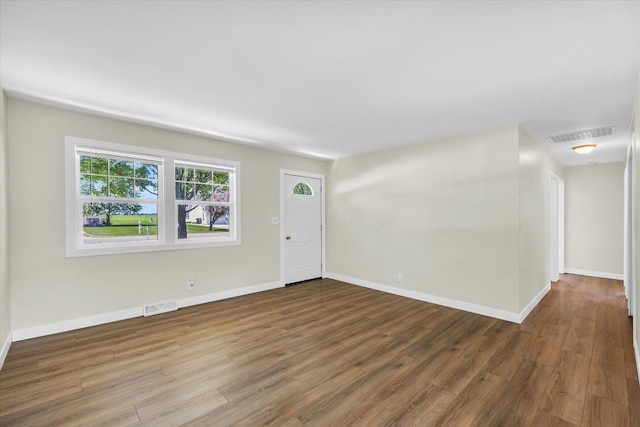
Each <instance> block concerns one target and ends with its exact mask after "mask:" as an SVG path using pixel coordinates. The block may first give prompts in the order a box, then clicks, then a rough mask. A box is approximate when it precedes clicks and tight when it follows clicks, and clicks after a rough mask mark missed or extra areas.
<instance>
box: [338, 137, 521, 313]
mask: <svg viewBox="0 0 640 427" xmlns="http://www.w3.org/2000/svg"><path fill="white" fill-rule="evenodd" d="M517 140H518V127H517V126H515V125H514V126H507V127H503V128H500V129H495V130H490V131H485V132H478V133H474V134H469V135H464V136H458V137H454V138H449V139H444V140H439V141H431V142H426V143H422V144H418V145H411V146H406V147H402V148H396V149H392V150H385V151H381V152H376V153H372V154H366V155H361V156H356V157H352V158H348V159H342V160H338V161H335V162H333V164H332V167H331V169H330V172H329V174H328V192H329V196H328V202H327V203H328V206H327V222H328V225H329V227H328V229H327V271H329V272H331V273H333V274H338V275H343V276H348V277H354V278H357V279H361V280H367V281H371V282H374V283H378V284H383V285H388V286H394V287H397V288H401V289H407V290H410V291H416V292H421V293H426V294H431V295H436V296H439V297H444V298H451V299H454V300H458V301H463V302H468V303H471V304H478V305H482V306H485V307H491V308H495V309H499V310H505V311H509V312H518V311H519V303H518V286H517V283H518V275H519V270H518V262H519V260H518V245H519V233H518V227H519V224H518V209H519V206H518V144H517ZM398 273H402V274H403V275H404V280H403V281H402V282H398V281H397V275H398Z"/></svg>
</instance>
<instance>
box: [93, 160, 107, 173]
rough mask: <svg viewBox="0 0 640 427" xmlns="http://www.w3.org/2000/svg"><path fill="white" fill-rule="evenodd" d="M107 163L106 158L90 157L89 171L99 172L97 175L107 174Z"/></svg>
mask: <svg viewBox="0 0 640 427" xmlns="http://www.w3.org/2000/svg"><path fill="white" fill-rule="evenodd" d="M107 169H108V163H107V159H105V158H103V157H92V158H91V173H92V174H94V175H95V174H99V175H107V173H108V170H107Z"/></svg>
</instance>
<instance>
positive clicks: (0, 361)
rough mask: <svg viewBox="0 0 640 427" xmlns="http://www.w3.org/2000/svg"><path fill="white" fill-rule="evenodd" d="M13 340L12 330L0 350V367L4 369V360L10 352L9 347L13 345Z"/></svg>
mask: <svg viewBox="0 0 640 427" xmlns="http://www.w3.org/2000/svg"><path fill="white" fill-rule="evenodd" d="M12 340H13V339H12V338H11V332H9V336H7V339H6V340H5V341H4V344H2V350H0V369H2V366H3V365H4V360H5V359H6V358H7V354H9V347H11V342H12Z"/></svg>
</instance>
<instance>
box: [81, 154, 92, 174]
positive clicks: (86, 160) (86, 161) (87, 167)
mask: <svg viewBox="0 0 640 427" xmlns="http://www.w3.org/2000/svg"><path fill="white" fill-rule="evenodd" d="M80 173H91V157H89V156H80Z"/></svg>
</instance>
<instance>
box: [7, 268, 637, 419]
mask: <svg viewBox="0 0 640 427" xmlns="http://www.w3.org/2000/svg"><path fill="white" fill-rule="evenodd" d="M631 342H632V338H631V319H630V318H629V317H628V316H627V315H626V309H625V300H624V295H623V289H622V285H621V282H619V281H615V280H606V279H596V278H591V277H584V276H574V275H564V276H563V277H562V279H561V281H560V282H558V283H556V284H554V285H553V286H552V290H551V292H549V294H548V295H547V296H546V297H545V298H544V299H543V301H542V302H541V303H540V305H539V306H538V307H537V308H536V309H535V310H534V311H533V312H532V313H531V315H530V316H529V317H528V318H527V320H526V321H525V322H524V323H523V324H522V325H516V324H512V323H508V322H504V321H500V320H495V319H491V318H488V317H484V316H480V315H475V314H470V313H466V312H463V311H457V310H453V309H449V308H446V307H441V306H437V305H433V304H428V303H424V302H420V301H414V300H410V299H407V298H402V297H399V296H395V295H389V294H384V293H382V292H377V291H374V290H370V289H365V288H361V287H358V286H353V285H349V284H346V283H342V282H337V281H334V280H329V279H324V280H317V281H313V282H307V283H303V284H299V285H295V286H291V287H287V288H283V289H277V290H274V291H268V292H263V293H260V294H253V295H248V296H244V297H239V298H234V299H230V300H224V301H219V302H215V303H210V304H205V305H200V306H195V307H190V308H185V309H180V310H178V311H176V312H171V313H166V314H162V315H158V316H155V317H148V318H136V319H130V320H126V321H122V322H117V323H112V324H109V325H102V326H97V327H93V328H87V329H83V330H78V331H72V332H67V333H63V334H58V335H55V336H48V337H43V338H38V339H33V340H29V341H22V342H16V343H13V345H12V346H11V349H10V351H9V354H8V356H7V359H6V362H5V365H4V367H3V368H2V371H0V425H2V426H13V425H34V426H39V425H83V426H88V425H91V426H93V425H96V426H97V425H117V426H120V425H122V426H127V425H136V426H138V425H149V426H171V425H181V424H189V425H202V426H229V425H242V426H257V425H274V426H301V425H314V426H315V425H319V426H343V425H357V426H376V425H381V426H383V425H384V426H390V425H406V426H416V425H417V426H430V425H434V426H498V425H504V426H516V425H522V426H545V427H546V426H572V425H578V426H579V425H593V426H598V425H601V426H639V425H640V387H639V385H638V378H637V371H636V366H635V361H634V358H633V348H632V345H631Z"/></svg>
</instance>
